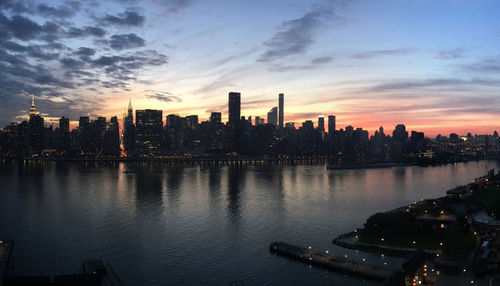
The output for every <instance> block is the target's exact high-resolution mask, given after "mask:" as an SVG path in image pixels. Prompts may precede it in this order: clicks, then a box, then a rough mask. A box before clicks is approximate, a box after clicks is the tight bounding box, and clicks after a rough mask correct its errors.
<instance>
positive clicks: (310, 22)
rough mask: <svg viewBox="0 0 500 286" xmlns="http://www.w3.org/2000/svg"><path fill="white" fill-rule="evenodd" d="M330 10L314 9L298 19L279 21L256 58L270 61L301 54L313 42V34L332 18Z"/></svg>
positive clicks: (261, 60)
mask: <svg viewBox="0 0 500 286" xmlns="http://www.w3.org/2000/svg"><path fill="white" fill-rule="evenodd" d="M333 16H334V14H333V12H332V11H331V10H329V9H327V10H319V9H317V10H314V11H312V12H309V13H307V14H305V15H304V16H302V17H301V18H298V19H293V20H288V21H284V22H282V23H281V26H280V28H279V30H280V31H279V32H277V33H276V34H274V36H273V37H272V38H271V39H270V40H268V41H266V42H264V45H265V46H266V47H267V50H266V51H265V52H264V53H263V54H262V55H261V56H260V57H259V58H258V59H257V61H260V62H270V61H274V60H277V59H280V58H283V57H286V56H291V55H298V54H303V53H305V52H306V50H307V48H309V47H310V46H311V45H312V44H313V43H314V34H315V32H316V30H317V29H318V27H319V26H320V25H321V24H322V23H323V22H324V21H325V20H327V19H331V18H333Z"/></svg>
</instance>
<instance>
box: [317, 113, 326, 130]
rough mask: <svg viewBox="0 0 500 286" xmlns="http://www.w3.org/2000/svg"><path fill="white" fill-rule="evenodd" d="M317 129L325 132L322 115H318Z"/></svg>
mask: <svg viewBox="0 0 500 286" xmlns="http://www.w3.org/2000/svg"><path fill="white" fill-rule="evenodd" d="M318 131H319V132H322V133H323V132H325V117H324V116H323V115H320V116H318Z"/></svg>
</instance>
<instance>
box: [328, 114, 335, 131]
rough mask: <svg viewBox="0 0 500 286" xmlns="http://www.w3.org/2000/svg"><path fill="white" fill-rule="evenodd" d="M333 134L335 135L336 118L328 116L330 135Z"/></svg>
mask: <svg viewBox="0 0 500 286" xmlns="http://www.w3.org/2000/svg"><path fill="white" fill-rule="evenodd" d="M333 133H335V116H334V115H329V116H328V134H333Z"/></svg>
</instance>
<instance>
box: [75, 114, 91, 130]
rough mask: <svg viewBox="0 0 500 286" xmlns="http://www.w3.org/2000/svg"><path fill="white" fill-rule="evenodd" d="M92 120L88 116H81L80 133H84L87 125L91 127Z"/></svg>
mask: <svg viewBox="0 0 500 286" xmlns="http://www.w3.org/2000/svg"><path fill="white" fill-rule="evenodd" d="M89 122H90V119H89V117H88V116H80V120H79V121H78V128H79V129H80V131H83V130H84V129H85V127H87V125H89Z"/></svg>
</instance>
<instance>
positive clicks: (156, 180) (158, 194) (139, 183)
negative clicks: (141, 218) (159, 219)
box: [135, 172, 162, 212]
mask: <svg viewBox="0 0 500 286" xmlns="http://www.w3.org/2000/svg"><path fill="white" fill-rule="evenodd" d="M135 180H136V183H135V187H136V191H135V198H136V206H137V210H138V212H151V211H158V210H160V209H161V206H162V177H161V176H160V175H159V174H154V173H149V172H138V173H136V174H135Z"/></svg>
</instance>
